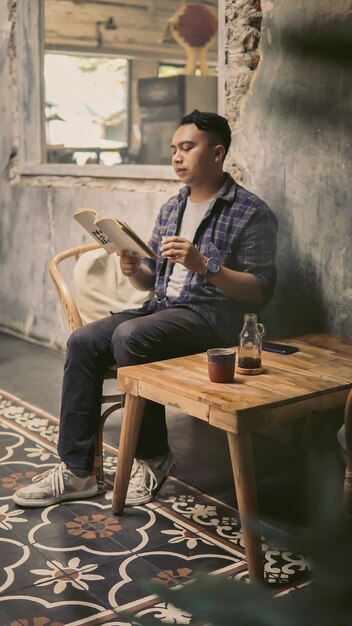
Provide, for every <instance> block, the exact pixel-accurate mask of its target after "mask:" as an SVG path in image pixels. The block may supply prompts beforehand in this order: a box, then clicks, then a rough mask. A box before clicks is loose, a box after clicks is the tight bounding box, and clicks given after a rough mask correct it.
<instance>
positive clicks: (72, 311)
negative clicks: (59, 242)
mask: <svg viewBox="0 0 352 626" xmlns="http://www.w3.org/2000/svg"><path fill="white" fill-rule="evenodd" d="M98 248H101V245H100V244H99V243H89V244H85V245H82V246H76V247H75V248H69V249H68V250H63V251H62V252H59V253H58V254H57V255H56V256H54V258H53V259H52V260H51V261H50V263H49V272H50V276H51V278H52V279H53V281H54V285H55V287H56V290H57V293H58V295H59V298H60V302H61V305H62V308H63V311H64V313H65V316H66V319H67V321H68V324H69V326H70V328H71V330H72V331H73V330H77V329H78V328H80V327H81V326H83V324H82V319H81V316H80V313H79V310H78V308H77V305H76V302H75V299H74V297H73V295H72V292H71V290H70V288H69V286H68V285H67V282H66V281H65V279H64V277H63V275H62V273H61V272H60V270H59V267H58V266H59V264H60V263H61V262H62V261H64V260H66V259H69V258H72V257H74V258H75V259H76V260H77V259H78V258H79V257H80V256H81V254H84V253H85V252H88V251H90V250H96V249H98Z"/></svg>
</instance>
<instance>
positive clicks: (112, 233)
mask: <svg viewBox="0 0 352 626" xmlns="http://www.w3.org/2000/svg"><path fill="white" fill-rule="evenodd" d="M95 224H96V226H98V227H100V228H101V229H102V231H103V232H104V233H105V234H106V235H107V236H108V237H109V238H110V239H111V240H112V241H113V242H114V243H115V244H116V246H117V248H119V254H121V251H122V250H128V251H129V252H136V253H137V254H139V255H140V256H141V257H150V258H152V259H157V258H158V256H157V255H156V254H155V252H154V251H153V250H152V249H151V248H150V247H149V246H148V244H146V243H145V242H144V241H143V239H141V238H140V237H139V236H138V235H137V233H135V232H134V231H133V230H132V229H131V228H130V227H129V226H128V225H127V224H125V223H124V222H120V220H118V219H117V218H115V217H102V218H100V219H98V220H96V222H95Z"/></svg>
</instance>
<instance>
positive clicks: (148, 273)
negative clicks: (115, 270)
mask: <svg viewBox="0 0 352 626" xmlns="http://www.w3.org/2000/svg"><path fill="white" fill-rule="evenodd" d="M141 261H142V259H141V257H140V256H139V254H135V253H134V252H133V253H132V252H128V250H122V252H121V256H120V266H121V272H122V273H123V275H124V276H127V277H128V279H129V281H130V283H131V284H132V285H133V286H134V287H135V288H136V289H140V290H141V291H149V290H150V289H154V283H155V274H154V272H152V270H151V269H150V268H149V267H147V265H146V264H145V263H141Z"/></svg>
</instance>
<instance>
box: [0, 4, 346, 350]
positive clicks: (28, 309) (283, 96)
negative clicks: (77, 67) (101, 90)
mask: <svg viewBox="0 0 352 626" xmlns="http://www.w3.org/2000/svg"><path fill="white" fill-rule="evenodd" d="M5 4H7V3H5V2H2V3H1V4H0V81H1V86H2V87H1V90H0V115H1V125H0V246H1V247H0V262H1V280H0V302H1V311H0V326H2V327H5V328H8V329H11V330H14V331H16V332H18V333H20V334H23V335H25V336H29V337H34V338H39V339H40V340H43V341H46V342H49V343H51V344H53V345H59V346H61V347H63V346H64V343H65V340H66V337H67V335H68V330H67V328H66V324H65V322H64V319H63V316H62V313H61V310H60V305H59V304H58V302H57V298H56V295H55V293H54V290H53V286H52V284H51V281H50V279H49V275H48V271H47V266H48V261H49V259H50V258H51V257H52V256H53V254H54V253H55V252H57V251H59V250H61V249H63V248H65V247H68V246H70V245H76V244H79V243H81V242H82V241H83V240H84V239H85V240H86V241H88V240H89V237H88V236H87V238H85V236H84V234H83V232H82V229H81V228H80V227H79V225H77V224H76V223H74V222H73V220H72V214H73V212H74V211H75V210H76V209H77V208H78V207H81V206H93V207H96V208H97V209H98V210H100V211H102V212H104V213H110V214H115V215H118V216H122V217H123V218H125V219H127V220H128V221H129V222H130V223H131V225H132V226H133V227H135V228H136V230H137V231H138V232H139V233H140V234H141V235H142V236H144V237H145V236H147V235H148V234H149V232H150V229H151V227H152V223H153V221H154V218H155V215H156V212H157V210H158V208H159V206H160V204H161V202H162V201H163V200H164V199H165V198H166V197H168V196H169V195H171V193H174V191H175V189H176V188H177V185H176V184H175V183H166V182H162V181H160V182H159V181H154V183H152V182H149V183H147V182H145V183H143V182H139V183H138V182H137V181H120V182H117V183H116V181H115V182H114V181H110V182H109V181H107V182H103V181H96V182H93V183H90V184H86V183H84V184H83V183H82V181H77V180H69V179H67V180H62V181H60V182H59V183H57V181H55V180H48V179H47V180H44V179H43V180H42V181H38V180H33V181H31V184H28V183H27V184H24V183H23V182H18V181H17V179H16V177H15V178H13V179H12V180H10V175H9V172H11V175H12V172H13V171H14V170H13V167H12V168H11V170H9V163H10V161H12V162H13V152H14V148H16V135H17V125H16V124H17V122H16V114H17V111H16V80H15V62H16V58H15V49H14V46H13V20H12V16H11V14H9V9H8V7H7V6H5ZM8 5H9V6H11V7H12V11H14V9H15V3H8ZM251 5H252V6H253V5H256V6H258V2H253V3H252V2H251V1H249V0H247V2H245V1H242V0H235V1H229V0H227V17H228V23H227V30H228V53H229V55H228V59H229V64H228V67H227V69H226V99H227V111H228V115H229V117H230V123H231V125H232V126H233V128H234V129H235V136H234V142H233V148H232V151H231V155H230V158H229V160H228V166H229V168H230V169H231V170H232V171H234V172H239V175H240V176H242V179H243V182H244V184H245V185H246V186H247V187H248V188H249V189H251V190H253V191H254V192H256V193H258V194H259V195H260V196H262V197H263V198H264V199H265V200H266V201H267V202H268V204H270V206H271V207H272V208H273V209H274V211H275V212H276V214H277V216H278V218H279V221H280V235H279V257H278V269H279V283H278V288H277V291H276V296H275V299H274V301H273V302H272V303H271V304H270V305H269V307H268V309H267V311H266V313H265V321H266V323H267V325H268V327H269V333H270V334H271V335H272V336H274V335H275V334H276V335H277V336H279V335H280V334H282V335H289V334H293V333H296V332H305V331H310V330H325V331H328V332H331V333H334V334H337V335H341V336H344V337H352V320H351V314H350V312H351V301H352V286H351V262H350V256H351V252H350V250H351V232H352V228H351V227H352V211H351V200H350V195H351V193H350V190H351V184H350V181H351V174H352V172H351V129H350V120H351V93H350V85H351V80H350V71H351V67H350V66H349V65H348V64H347V62H346V63H345V64H341V63H338V62H336V61H335V62H331V61H329V60H328V59H327V58H324V59H318V58H316V57H314V56H312V55H310V54H309V53H308V52H298V51H295V50H293V49H291V48H290V47H289V46H288V42H289V39H288V36H287V32H286V29H287V28H288V27H289V28H290V29H291V30H292V31H293V33H296V34H298V35H301V34H302V33H303V32H304V29H305V28H307V29H308V32H310V33H313V34H314V35H317V36H320V37H322V36H325V34H326V33H329V32H330V31H331V30H332V31H333V32H340V30H341V32H342V35H343V33H346V36H347V34H348V33H349V32H350V28H351V18H350V2H349V1H348V2H347V1H343V0H331V1H328V0H321V1H320V2H319V3H318V2H306V1H305V2H303V1H302V2H298V1H297V0H281V1H280V0H276V2H267V1H263V2H262V8H263V23H262V38H261V50H260V51H261V60H260V63H259V66H258V68H257V70H255V69H254V71H252V73H251V81H247V78H248V69H247V68H245V69H244V71H243V72H241V67H240V66H241V63H243V62H244V61H243V57H241V55H239V54H238V47H240V46H238V36H237V33H236V37H235V36H234V32H235V31H236V29H237V28H238V22H236V19H237V17H236V16H238V15H239V14H241V11H242V14H241V15H242V17H243V14H245V13H246V7H247V8H248V7H251ZM337 26H338V28H337ZM340 26H341V28H340ZM337 47H338V46H337ZM335 48H336V46H335ZM236 59H237V61H236ZM238 59H240V61H238ZM236 63H237V65H236ZM243 75H245V76H246V81H247V82H248V85H249V91H248V92H247V94H246V95H243V97H242V102H241V107H240V108H239V110H240V116H239V118H236V119H234V118H233V116H234V115H235V113H234V111H233V101H234V100H233V98H234V90H235V89H236V88H237V87H238V83H239V82H240V81H241V80H242V78H241V76H243ZM247 88H248V87H246V89H245V90H244V93H245V92H246V91H247ZM237 102H238V99H237ZM236 111H237V107H236ZM237 115H238V113H237V112H236V116H237Z"/></svg>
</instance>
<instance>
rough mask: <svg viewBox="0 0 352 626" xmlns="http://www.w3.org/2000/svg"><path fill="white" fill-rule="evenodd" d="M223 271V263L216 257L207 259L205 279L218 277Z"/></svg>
mask: <svg viewBox="0 0 352 626" xmlns="http://www.w3.org/2000/svg"><path fill="white" fill-rule="evenodd" d="M220 270H221V263H220V261H219V259H217V258H216V257H209V258H208V259H206V262H205V267H204V272H203V278H204V280H209V279H210V278H212V277H213V276H216V274H218V273H219V272H220Z"/></svg>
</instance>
